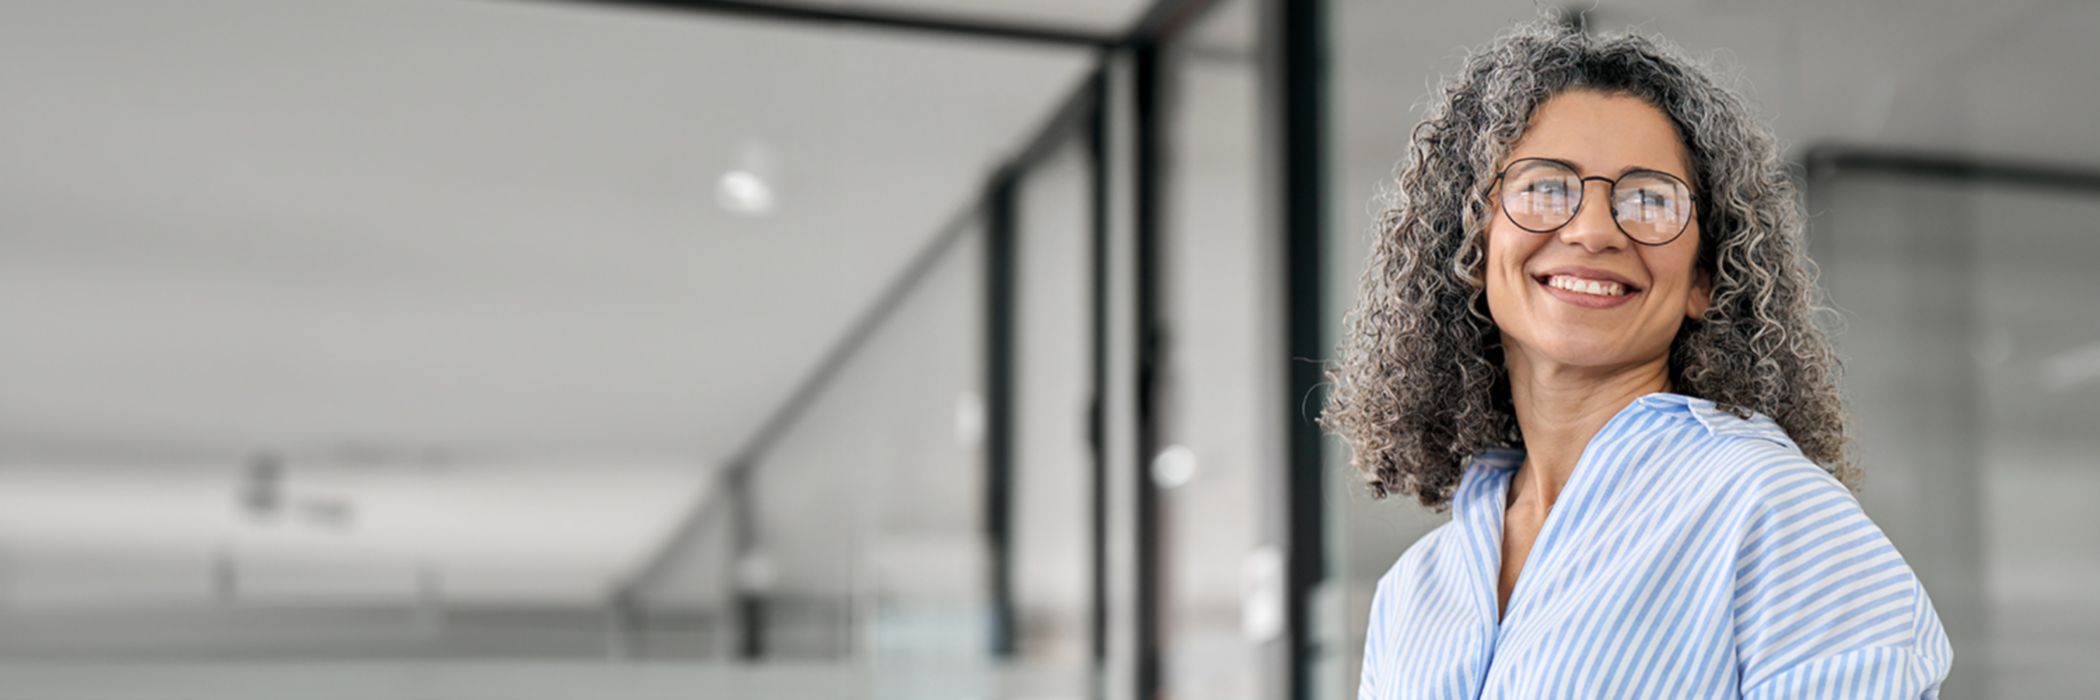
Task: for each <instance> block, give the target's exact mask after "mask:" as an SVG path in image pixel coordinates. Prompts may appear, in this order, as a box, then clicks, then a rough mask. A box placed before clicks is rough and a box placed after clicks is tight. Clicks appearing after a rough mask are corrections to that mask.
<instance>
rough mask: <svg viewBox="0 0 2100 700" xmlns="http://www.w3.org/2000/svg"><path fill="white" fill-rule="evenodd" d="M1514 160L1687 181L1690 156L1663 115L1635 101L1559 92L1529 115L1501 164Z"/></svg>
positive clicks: (1592, 93)
mask: <svg viewBox="0 0 2100 700" xmlns="http://www.w3.org/2000/svg"><path fill="white" fill-rule="evenodd" d="M1518 158H1555V159H1559V160H1564V161H1567V162H1570V163H1574V164H1575V165H1577V166H1579V167H1580V168H1581V170H1582V174H1584V175H1606V176H1617V175H1618V174H1619V173H1621V172H1624V171H1626V170H1627V169H1630V168H1646V169H1649V170H1660V171H1663V172H1666V173H1670V174H1672V175H1676V176H1678V177H1680V178H1683V179H1684V180H1685V181H1686V182H1691V181H1692V177H1691V158H1690V154H1689V153H1688V151H1687V150H1686V148H1685V146H1684V140H1683V139H1681V138H1679V137H1678V136H1677V126H1676V125H1675V124H1673V123H1671V122H1670V118H1669V116H1668V115H1665V114H1663V112H1662V110H1660V109H1656V108H1655V106H1654V105H1651V104H1648V102H1647V101H1646V100H1643V99H1641V98H1638V97H1632V96H1628V95H1608V94H1604V93H1600V92H1596V91H1593V90H1571V91H1568V92H1563V93H1561V94H1558V95H1554V96H1553V97H1551V98H1548V99H1547V100H1546V101H1545V102H1544V103H1542V104H1540V105H1539V106H1538V109H1536V110H1533V111H1532V114H1531V123H1530V124H1529V125H1528V126H1526V127H1525V128H1524V135H1523V136H1522V137H1520V138H1518V139H1517V142H1516V143H1515V144H1513V145H1512V146H1511V147H1510V152H1509V154H1508V156H1507V157H1505V159H1504V161H1505V163H1506V162H1508V161H1513V160H1516V159H1518Z"/></svg>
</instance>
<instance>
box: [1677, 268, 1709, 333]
mask: <svg viewBox="0 0 2100 700" xmlns="http://www.w3.org/2000/svg"><path fill="white" fill-rule="evenodd" d="M1713 290H1714V284H1713V276H1712V275H1709V274H1706V269H1705V268H1702V267H1699V266H1698V265H1697V264H1694V265H1693V266H1692V291H1691V293H1690V294H1687V295H1685V300H1684V317H1685V318H1689V319H1695V320H1696V319H1698V318H1699V317H1700V316H1704V315H1706V310H1707V308H1709V307H1711V306H1712V305H1713Z"/></svg>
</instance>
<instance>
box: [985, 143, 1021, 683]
mask: <svg viewBox="0 0 2100 700" xmlns="http://www.w3.org/2000/svg"><path fill="white" fill-rule="evenodd" d="M1017 179H1018V176H1017V175H1016V174H1015V172H1014V171H1012V170H1006V171H1002V172H1001V173H1000V174H999V175H998V177H997V179H996V180H995V181H994V182H993V184H992V187H991V191H990V192H989V197H988V198H987V199H988V201H987V204H988V205H989V206H988V207H987V211H986V214H987V215H986V225H985V238H984V397H985V401H984V404H985V434H984V470H985V478H984V526H985V534H986V537H987V538H988V540H989V547H988V552H989V556H990V558H991V562H990V563H991V566H990V569H991V571H990V576H991V582H990V583H991V616H992V624H991V651H992V655H993V656H995V657H997V658H1006V657H1010V656H1012V655H1013V653H1014V637H1015V635H1014V594H1013V539H1014V537H1013V472H1014V464H1013V459H1014V455H1013V427H1014V426H1013V416H1014V393H1015V392H1014V332H1015V323H1014V317H1015V316H1016V313H1015V303H1016V301H1017V299H1016V294H1015V290H1016V289H1017V287H1016V286H1015V285H1016V281H1015V273H1016V269H1015V268H1016V267H1018V265H1017V264H1016V259H1015V250H1014V225H1015V213H1014V210H1015V207H1016V206H1017V205H1016V202H1015V183H1016V180H1017Z"/></svg>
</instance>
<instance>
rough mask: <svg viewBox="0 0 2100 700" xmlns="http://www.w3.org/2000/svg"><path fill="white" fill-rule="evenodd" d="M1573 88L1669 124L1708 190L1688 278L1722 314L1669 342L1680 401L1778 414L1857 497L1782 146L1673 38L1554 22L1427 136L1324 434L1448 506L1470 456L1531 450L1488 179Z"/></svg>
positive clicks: (1402, 185)
mask: <svg viewBox="0 0 2100 700" xmlns="http://www.w3.org/2000/svg"><path fill="white" fill-rule="evenodd" d="M1577 89H1582V90H1595V91H1600V92H1605V93H1609V94H1623V95H1628V96H1632V97H1637V98H1640V99H1643V100H1646V101H1647V102H1648V103H1649V104H1652V105H1654V106H1655V107H1656V108H1657V109H1659V110H1661V111H1662V112H1663V113H1665V114H1666V115H1668V116H1669V118H1670V120H1671V121H1672V122H1673V123H1675V125H1676V127H1677V132H1678V134H1679V136H1680V137H1682V138H1683V140H1684V144H1685V147H1686V149H1687V151H1688V153H1689V155H1690V157H1691V163H1692V176H1693V177H1692V179H1693V182H1692V183H1691V185H1692V187H1693V188H1694V189H1695V190H1696V191H1700V192H1702V193H1703V194H1702V195H1701V198H1700V205H1701V206H1700V208H1699V209H1700V210H1699V213H1698V216H1699V231H1700V240H1699V252H1698V254H1697V256H1696V262H1695V263H1694V264H1695V265H1696V266H1698V268H1699V269H1700V270H1703V271H1705V272H1706V273H1707V274H1708V275H1709V276H1710V277H1709V278H1710V279H1711V280H1712V283H1713V286H1712V297H1711V298H1712V304H1711V307H1710V308H1709V309H1708V310H1707V311H1706V313H1705V314H1704V315H1702V316H1701V317H1699V318H1697V319H1687V320H1686V322H1685V323H1684V325H1683V326H1681V327H1680V328H1679V329H1678V332H1677V335H1676V337H1675V338H1674V339H1673V340H1672V341H1671V343H1672V344H1671V350H1670V358H1669V363H1670V372H1669V377H1670V384H1671V387H1672V389H1673V390H1674V391H1677V392H1679V393H1683V394H1687V395H1692V396H1698V397H1700V398H1704V399H1707V400H1710V401H1713V402H1714V403H1715V404H1717V405H1719V406H1721V407H1723V408H1724V409H1726V410H1729V411H1731V412H1732V413H1734V414H1735V415H1737V416H1740V417H1744V418H1748V417H1749V415H1750V412H1751V411H1758V412H1762V413H1764V414H1765V415H1767V416H1770V417H1771V418H1772V419H1773V420H1775V421H1776V422H1778V424H1779V426H1780V427H1781V428H1783V429H1784V430H1786V432H1787V434H1788V436H1790V437H1791V438H1793V439H1794V441H1795V443H1796V444H1798V445H1799V446H1800V448H1801V451H1802V453H1803V454H1804V455H1806V456H1807V457H1808V458H1810V459H1812V460H1814V461H1815V462H1816V463H1817V464H1819V465H1821V466H1822V467H1823V468H1824V469H1826V470H1829V471H1830V473H1831V474H1832V475H1834V476H1835V477H1837V478H1838V480H1839V481H1841V482H1843V483H1845V484H1846V485H1847V486H1848V487H1851V488H1854V489H1857V481H1858V475H1857V473H1856V471H1855V470H1854V468H1853V466H1852V464H1851V461H1850V458H1849V457H1848V455H1847V452H1848V450H1849V440H1848V439H1847V438H1846V434H1845V418H1846V416H1845V409H1844V404H1843V402H1842V400H1841V399H1840V398H1839V395H1838V391H1837V372H1838V360H1837V355H1836V353H1835V352H1834V351H1833V350H1832V348H1831V345H1830V341H1829V339H1828V336H1826V335H1825V333H1824V332H1823V331H1822V330H1820V329H1818V328H1817V327H1816V325H1815V324H1814V322H1813V316H1814V314H1815V313H1816V312H1817V311H1818V309H1820V308H1821V307H1820V306H1819V305H1818V303H1817V300H1816V287H1815V266H1814V263H1812V262H1810V261H1809V260H1808V257H1807V255H1806V253H1805V252H1804V251H1803V246H1802V237H1803V233H1802V220H1801V215H1800V212H1799V209H1798V200H1797V197H1796V188H1795V185H1794V182H1793V180H1792V179H1790V178H1789V177H1788V175H1787V172H1786V169H1785V166H1784V165H1783V164H1782V162H1781V160H1780V157H1779V152H1778V148H1777V147H1776V146H1775V145H1774V143H1773V138H1772V136H1771V134H1770V133H1769V132H1768V131H1766V130H1765V128H1764V127H1763V126H1762V125H1761V124H1759V123H1758V122H1757V121H1756V120H1755V119H1754V118H1753V117H1752V115H1751V112H1750V109H1749V108H1748V107H1747V106H1746V105H1745V104H1744V102H1743V100H1742V98H1740V97H1738V96H1737V95H1736V94H1735V93H1734V92H1732V91H1730V90H1729V89H1727V88H1724V87H1722V86H1720V85H1718V84H1716V82H1715V81H1714V80H1713V79H1712V78H1710V77H1709V76H1708V75H1707V74H1706V73H1705V72H1703V70H1702V69H1701V68H1700V66H1699V65H1698V64H1697V63H1695V62H1693V61H1691V60H1690V59H1688V58H1686V57H1684V56H1683V54H1682V53H1681V52H1680V51H1678V50H1677V49H1676V48H1675V47H1673V46H1671V45H1669V44H1668V43H1667V42H1665V41H1663V40H1661V39H1651V38H1648V37H1643V36H1640V35H1637V34H1625V35H1613V36H1602V37H1592V36H1589V35H1586V34H1584V33H1583V32H1581V31H1580V30H1579V29H1575V28H1572V27H1569V26H1567V25H1563V24H1559V23H1555V22H1552V21H1546V20H1542V21H1538V22H1534V23H1530V24H1525V25H1520V26H1518V27H1516V28H1514V29H1513V30H1511V31H1509V32H1507V33H1505V34H1503V35H1502V36H1500V37H1497V38H1496V39H1494V40H1493V41H1491V42H1489V43H1488V44H1486V45H1485V46H1483V47H1481V48H1479V49H1477V50H1475V51H1473V52H1471V53H1470V54H1468V56H1467V59H1466V62H1465V67H1464V69H1463V70H1462V71H1461V72H1460V73H1459V75H1458V76H1457V77H1456V78H1455V79H1454V78H1448V77H1447V78H1446V79H1445V80H1444V82H1443V84H1442V86H1441V88H1440V93H1441V96H1440V101H1439V102H1438V104H1436V105H1435V107H1434V109H1433V111H1432V113H1431V114H1430V115H1429V117H1428V118H1427V119H1426V120H1424V121H1423V122H1422V123H1421V124H1419V125H1417V126H1416V127H1415V129H1414V132H1413V135H1412V145H1411V148H1410V153H1409V160H1408V162H1407V164H1406V165H1405V166H1404V168H1403V169H1402V170H1401V172H1400V176H1399V182H1398V187H1397V190H1396V191H1392V192H1390V193H1389V194H1388V195H1387V196H1386V198H1385V204H1386V206H1385V211H1384V213H1383V214H1381V215H1380V216H1379V218H1378V222H1377V224H1376V226H1377V229H1376V232H1375V233H1376V240H1375V241H1374V242H1373V243H1372V248H1371V256H1370V262H1369V268H1368V269H1366V270H1365V272H1364V276H1363V279H1362V284H1361V289H1360V291H1359V298H1358V299H1357V302H1356V306H1355V308H1353V309H1352V310H1351V311H1350V312H1349V314H1348V316H1347V317H1346V319H1345V320H1344V324H1345V339H1344V340H1343V342H1342V344H1341V347H1340V349H1339V351H1340V356H1339V358H1338V361H1337V363H1336V365H1335V366H1333V367H1331V368H1330V369H1329V370H1328V372H1327V379H1328V382H1329V390H1330V392H1329V394H1328V401H1327V407H1326V410H1325V412H1324V413H1323V415H1322V416H1321V417H1320V425H1321V426H1322V427H1323V428H1325V429H1326V430H1328V431H1330V432H1333V433H1335V434H1337V435H1339V436H1340V437H1341V438H1342V439H1343V440H1344V441H1345V442H1347V443H1348V445H1349V446H1350V448H1351V450H1352V452H1353V454H1352V457H1351V462H1352V464H1354V465H1355V467H1356V468H1357V469H1358V470H1359V471H1360V472H1362V474H1363V476H1364V477H1365V478H1366V479H1367V480H1368V481H1369V485H1370V489H1371V492H1372V494H1373V495H1374V496H1376V497H1378V498H1384V497H1386V496H1388V495H1390V494H1393V493H1396V492H1397V493H1407V494H1413V495H1414V496H1415V497H1416V499H1418V500H1420V501H1421V502H1422V504H1423V505H1425V506H1429V507H1431V508H1435V509H1438V510H1442V509H1443V508H1445V507H1447V506H1448V504H1449V502H1450V500H1451V495H1452V492H1453V491H1454V490H1455V489H1456V488H1457V486H1458V483H1459V479H1460V477H1461V475H1462V474H1463V470H1464V469H1465V465H1466V463H1467V461H1468V460H1469V458H1470V457H1472V456H1473V455H1475V454H1476V453H1478V452H1479V451H1481V450H1484V449H1487V448H1490V447H1510V446H1521V445H1522V443H1523V436H1522V435H1521V434H1520V432H1519V430H1518V427H1517V422H1516V419H1515V413H1514V410H1513V408H1512V406H1511V404H1510V392H1509V385H1508V377H1507V376H1506V374H1505V372H1506V369H1505V367H1504V365H1503V356H1502V347H1501V336H1500V334H1499V333H1498V332H1497V330H1496V327H1495V324H1494V320H1493V319H1492V318H1491V317H1490V316H1489V313H1488V308H1487V304H1486V285H1485V281H1484V275H1483V268H1484V267H1485V265H1486V260H1487V255H1486V251H1485V249H1484V248H1483V242H1484V235H1483V233H1484V231H1485V227H1486V223H1487V221H1488V219H1487V217H1488V216H1489V215H1490V213H1491V212H1492V209H1491V208H1490V206H1489V202H1488V190H1489V187H1490V184H1491V183H1490V182H1489V180H1490V178H1491V177H1492V175H1491V174H1492V173H1493V172H1494V170H1495V166H1496V164H1497V163H1498V162H1499V161H1500V160H1501V159H1502V157H1503V156H1504V155H1506V154H1507V153H1508V150H1509V148H1510V146H1511V145H1512V144H1513V143H1515V142H1516V141H1517V139H1518V137H1519V136H1521V135H1522V134H1523V131H1524V128H1525V126H1526V125H1527V124H1528V123H1529V122H1530V118H1531V115H1532V112H1533V110H1534V109H1536V108H1537V107H1538V106H1539V105H1540V104H1541V103H1543V102H1545V101H1546V100H1547V98H1550V97H1552V96H1554V95H1557V94H1560V93H1562V92H1565V91H1569V90H1577Z"/></svg>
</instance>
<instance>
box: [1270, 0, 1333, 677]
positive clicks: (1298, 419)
mask: <svg viewBox="0 0 2100 700" xmlns="http://www.w3.org/2000/svg"><path fill="white" fill-rule="evenodd" d="M1278 4H1279V5H1280V7H1277V8H1275V9H1276V10H1277V14H1278V15H1279V16H1278V17H1277V20H1278V21H1277V22H1276V24H1275V26H1276V29H1275V30H1274V31H1275V34H1273V35H1272V37H1273V41H1274V45H1275V47H1276V50H1274V51H1272V52H1271V54H1270V55H1272V56H1275V57H1276V58H1275V59H1273V60H1277V61H1279V62H1280V63H1281V65H1279V66H1276V68H1275V69H1274V70H1271V71H1270V72H1269V75H1271V76H1275V80H1276V82H1277V83H1278V84H1275V85H1273V87H1272V88H1271V90H1273V92H1272V93H1271V94H1275V95H1278V96H1279V97H1280V98H1281V99H1280V102H1281V105H1282V107H1283V110H1282V119H1281V120H1280V123H1279V124H1278V125H1277V126H1279V127H1280V130H1279V132H1277V133H1274V134H1273V135H1272V137H1271V138H1272V139H1273V141H1272V143H1274V144H1275V145H1276V147H1278V148H1280V149H1281V151H1282V152H1281V154H1280V156H1281V157H1280V158H1279V159H1278V161H1277V162H1280V163H1282V164H1283V191H1282V192H1281V193H1280V195H1281V196H1282V198H1283V201H1282V204H1283V206H1282V207H1281V214H1282V216H1281V219H1280V222H1279V223H1280V225H1281V227H1282V228H1281V230H1280V231H1279V233H1280V234H1281V236H1282V239H1283V241H1282V243H1283V245H1282V248H1283V253H1284V254H1283V261H1282V262H1283V270H1282V278H1283V284H1282V285H1281V288H1282V291H1283V294H1284V299H1283V302H1284V303H1283V308H1284V310H1285V311H1284V314H1285V317H1284V319H1283V326H1284V329H1285V333H1284V342H1285V347H1284V348H1282V349H1283V350H1284V354H1283V357H1282V361H1283V363H1284V366H1283V367H1280V368H1278V369H1280V370H1282V372H1281V374H1282V375H1283V378H1284V380H1285V381H1286V386H1287V388H1288V392H1287V393H1285V394H1284V395H1285V396H1289V397H1292V400H1291V401H1288V402H1285V403H1284V404H1283V405H1282V406H1279V407H1278V408H1279V409H1281V415H1280V416H1278V417H1279V418H1281V419H1283V420H1284V421H1285V426H1286V427H1285V431H1286V432H1285V435H1286V438H1285V444H1286V446H1287V450H1288V452H1287V458H1286V459H1287V461H1286V462H1285V469H1286V470H1287V471H1286V473H1285V477H1284V480H1285V483H1286V487H1285V488H1286V490H1287V492H1288V493H1287V495H1286V502H1285V506H1284V508H1285V518H1284V519H1285V527H1286V529H1287V532H1286V534H1285V538H1286V546H1285V549H1284V551H1285V581H1284V595H1285V599H1284V606H1285V607H1284V610H1285V612H1284V620H1285V634H1286V635H1287V637H1286V638H1287V642H1288V645H1289V646H1288V650H1287V653H1288V654H1289V660H1288V671H1287V674H1288V676H1289V679H1288V680H1289V685H1290V692H1291V697H1293V698H1299V699H1301V700H1302V699H1306V698H1311V697H1312V696H1313V692H1314V689H1315V684H1314V682H1313V681H1314V679H1313V669H1314V664H1315V663H1316V662H1317V660H1318V656H1319V651H1320V650H1319V649H1318V648H1317V647H1316V645H1317V643H1318V640H1316V639H1314V638H1313V635H1312V630H1313V627H1314V623H1313V614H1314V613H1315V612H1316V611H1315V610H1314V609H1313V600H1312V596H1313V591H1314V589H1315V588H1316V587H1317V586H1318V585H1319V584H1320V582H1321V581H1322V580H1324V579H1325V578H1326V576H1327V568H1326V567H1327V562H1326V556H1325V554H1326V536H1325V532H1324V530H1325V528H1324V527H1323V526H1324V522H1323V520H1322V518H1323V517H1324V509H1323V508H1322V505H1323V500H1324V496H1325V489H1326V484H1325V482H1326V480H1325V478H1324V469H1325V465H1324V463H1323V455H1322V454H1321V450H1322V447H1323V438H1322V435H1321V432H1320V428H1319V425H1318V424H1317V423H1315V422H1314V421H1313V419H1312V418H1311V417H1309V416H1306V415H1304V414H1303V413H1301V412H1300V410H1299V406H1300V405H1307V404H1309V405H1314V406H1317V405H1321V404H1322V403H1324V401H1323V400H1322V397H1321V396H1320V394H1321V393H1322V392H1321V387H1322V384H1321V370H1322V366H1321V364H1320V363H1319V361H1317V360H1313V359H1300V358H1318V357H1321V356H1323V355H1324V354H1325V348H1324V347H1323V340H1322V335H1321V303H1320V299H1321V286H1320V280H1321V274H1320V273H1321V268H1322V263H1323V260H1322V253H1323V250H1322V246H1321V238H1322V235H1323V233H1324V231H1325V230H1326V216H1325V211H1324V203H1323V201H1322V200H1323V198H1322V192H1323V191H1324V186H1325V182H1324V180H1325V175H1326V173H1325V167H1326V163H1325V158H1326V146H1325V143H1323V142H1322V140H1321V138H1320V135H1321V133H1323V131H1324V130H1323V129H1322V126H1323V120H1324V119H1325V118H1326V98H1327V96H1326V94H1325V89H1324V88H1325V85H1324V83H1323V81H1324V77H1323V76H1322V75H1321V68H1322V66H1323V64H1324V57H1323V55H1322V52H1321V32H1322V26H1321V22H1322V20H1323V16H1322V9H1323V7H1322V5H1323V4H1324V3H1323V2H1321V0H1280V1H1279V3H1278ZM1308 397H1309V398H1308ZM1301 399H1302V401H1303V404H1301Z"/></svg>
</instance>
